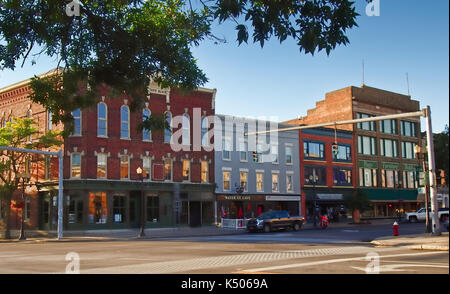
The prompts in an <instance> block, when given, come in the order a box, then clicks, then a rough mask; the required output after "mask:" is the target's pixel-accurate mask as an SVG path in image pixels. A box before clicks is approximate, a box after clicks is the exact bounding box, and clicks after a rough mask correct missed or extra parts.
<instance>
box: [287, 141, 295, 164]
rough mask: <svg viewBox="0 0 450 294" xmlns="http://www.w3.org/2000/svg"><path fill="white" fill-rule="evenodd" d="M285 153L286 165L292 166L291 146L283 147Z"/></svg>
mask: <svg viewBox="0 0 450 294" xmlns="http://www.w3.org/2000/svg"><path fill="white" fill-rule="evenodd" d="M285 151H286V164H293V161H292V146H291V145H286V146H285Z"/></svg>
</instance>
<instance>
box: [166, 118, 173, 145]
mask: <svg viewBox="0 0 450 294" xmlns="http://www.w3.org/2000/svg"><path fill="white" fill-rule="evenodd" d="M164 116H165V119H166V124H167V127H168V128H164V143H170V142H171V139H172V113H171V112H170V111H167V112H166V113H165V115H164Z"/></svg>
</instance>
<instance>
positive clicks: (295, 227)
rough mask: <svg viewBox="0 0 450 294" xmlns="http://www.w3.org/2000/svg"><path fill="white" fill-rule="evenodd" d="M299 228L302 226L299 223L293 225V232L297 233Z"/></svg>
mask: <svg viewBox="0 0 450 294" xmlns="http://www.w3.org/2000/svg"><path fill="white" fill-rule="evenodd" d="M301 227H302V225H301V224H300V223H295V224H294V226H293V227H292V228H293V229H294V231H296V232H297V231H299V230H300V228H301Z"/></svg>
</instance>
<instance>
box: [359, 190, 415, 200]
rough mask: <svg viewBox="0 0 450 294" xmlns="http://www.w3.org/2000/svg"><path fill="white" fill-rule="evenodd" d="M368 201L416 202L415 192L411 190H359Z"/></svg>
mask: <svg viewBox="0 0 450 294" xmlns="http://www.w3.org/2000/svg"><path fill="white" fill-rule="evenodd" d="M361 190H363V191H364V192H365V193H366V194H367V196H368V197H369V199H370V200H386V201H398V200H413V201H414V200H417V190H412V189H379V188H378V189H367V188H365V189H361Z"/></svg>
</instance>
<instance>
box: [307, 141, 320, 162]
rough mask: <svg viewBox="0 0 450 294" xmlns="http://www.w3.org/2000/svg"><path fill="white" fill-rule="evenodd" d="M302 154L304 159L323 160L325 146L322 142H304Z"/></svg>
mask: <svg viewBox="0 0 450 294" xmlns="http://www.w3.org/2000/svg"><path fill="white" fill-rule="evenodd" d="M303 153H304V155H305V159H322V160H325V144H324V143H323V142H313V141H304V142H303Z"/></svg>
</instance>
